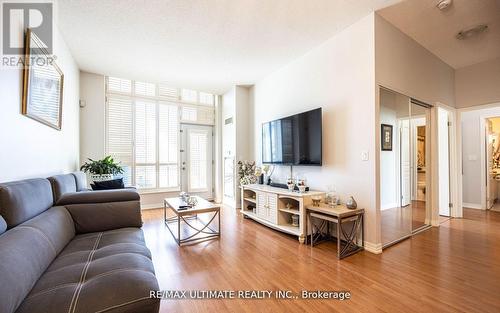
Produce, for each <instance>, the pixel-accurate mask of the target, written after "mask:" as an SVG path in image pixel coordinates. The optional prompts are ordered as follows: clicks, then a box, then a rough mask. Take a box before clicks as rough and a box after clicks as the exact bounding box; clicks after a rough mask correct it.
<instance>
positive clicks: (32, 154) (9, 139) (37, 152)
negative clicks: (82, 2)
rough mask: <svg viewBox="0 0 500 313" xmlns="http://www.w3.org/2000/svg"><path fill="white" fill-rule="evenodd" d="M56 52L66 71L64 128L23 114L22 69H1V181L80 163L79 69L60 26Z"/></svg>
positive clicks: (45, 173) (49, 172)
mask: <svg viewBox="0 0 500 313" xmlns="http://www.w3.org/2000/svg"><path fill="white" fill-rule="evenodd" d="M54 54H55V55H56V56H57V61H56V63H57V65H58V66H59V67H60V68H61V70H62V71H63V73H64V90H63V109H62V116H63V118H62V130H61V131H58V130H55V129H53V128H50V127H48V126H46V125H43V124H41V123H39V122H37V121H35V120H33V119H30V118H28V117H26V116H24V115H22V114H21V95H22V72H21V71H20V70H14V69H1V70H0V112H1V113H0V147H1V152H0V181H1V182H4V181H11V180H18V179H23V178H32V177H46V176H50V175H53V174H60V173H66V172H71V171H74V170H76V169H77V168H78V164H79V117H78V115H79V112H78V100H79V70H78V66H77V64H76V63H75V61H74V60H73V57H72V56H71V53H70V51H69V49H68V48H67V46H66V44H65V42H64V40H63V39H62V37H61V35H60V33H59V31H58V29H57V27H55V30H54Z"/></svg>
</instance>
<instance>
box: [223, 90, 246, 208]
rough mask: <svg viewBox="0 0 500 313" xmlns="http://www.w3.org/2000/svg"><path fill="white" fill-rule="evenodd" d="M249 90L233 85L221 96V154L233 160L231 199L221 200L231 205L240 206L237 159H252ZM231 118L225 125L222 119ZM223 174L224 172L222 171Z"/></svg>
mask: <svg viewBox="0 0 500 313" xmlns="http://www.w3.org/2000/svg"><path fill="white" fill-rule="evenodd" d="M250 99H251V95H250V90H249V88H248V87H246V86H234V87H233V88H231V89H230V90H229V91H228V92H226V93H225V94H224V95H223V96H222V127H223V131H222V132H223V136H222V141H223V148H222V149H223V156H224V157H226V156H232V157H234V160H235V162H234V163H235V172H234V191H235V197H234V198H233V199H231V198H229V197H224V198H223V202H224V204H226V205H229V206H231V207H235V208H239V207H240V205H241V204H240V197H241V195H240V189H239V188H238V187H237V186H239V181H238V171H237V163H238V161H244V160H253V145H252V143H253V132H252V131H251V129H253V128H250V126H251V123H253V113H252V112H251V110H250V107H251V104H250V103H249V100H250ZM231 117H232V118H233V123H232V124H229V125H225V123H224V121H225V120H226V119H228V118H231ZM223 174H224V173H223Z"/></svg>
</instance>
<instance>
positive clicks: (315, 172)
mask: <svg viewBox="0 0 500 313" xmlns="http://www.w3.org/2000/svg"><path fill="white" fill-rule="evenodd" d="M374 46H375V45H374V14H370V15H368V16H366V17H364V18H363V19H361V20H360V21H358V22H356V23H355V24H353V25H351V26H350V27H348V28H347V29H345V30H343V31H342V32H340V33H338V34H337V35H335V36H334V37H332V38H331V39H329V40H328V41H327V42H325V43H323V44H322V45H320V46H319V47H317V48H315V49H313V50H312V51H310V52H308V53H307V54H305V55H304V56H302V57H301V58H299V59H297V60H295V61H294V62H292V63H290V64H288V65H287V66H285V67H283V68H281V69H280V70H278V71H276V72H274V73H272V74H270V75H269V76H267V77H266V78H264V79H263V80H261V81H259V82H258V83H257V84H256V85H255V86H254V87H253V88H252V89H251V92H252V93H253V94H252V95H251V97H250V98H251V99H253V101H254V103H253V107H252V108H253V115H254V122H253V128H254V147H253V148H254V150H255V152H254V156H255V159H256V160H258V161H260V160H261V124H262V123H263V122H265V121H269V120H273V119H276V118H280V117H284V116H288V115H291V114H295V113H299V112H303V111H307V110H309V109H314V108H318V107H322V108H323V166H322V167H294V175H295V174H300V175H302V176H304V177H305V178H306V180H307V184H308V185H309V186H310V187H311V188H312V189H316V190H326V189H327V186H329V185H335V187H336V189H337V192H338V193H339V195H340V196H341V198H342V200H344V201H345V200H346V199H347V197H348V196H351V195H352V196H354V198H355V199H356V201H357V202H358V205H359V207H362V208H365V209H366V217H365V218H366V219H365V240H366V241H367V242H368V243H369V246H368V249H370V248H371V247H373V246H374V245H377V244H378V243H379V242H380V234H377V232H378V230H379V227H378V217H377V212H376V205H377V204H376V196H375V194H376V192H375V190H376V189H375V186H376V183H377V182H376V181H375V153H376V150H375V131H374V130H375V125H376V124H377V125H378V121H377V123H376V124H375V72H374V70H375V56H374V52H375V51H374ZM240 139H243V138H238V140H240ZM362 151H367V152H368V154H369V160H368V161H362V160H361V157H360V156H361V152H362ZM377 153H378V151H377ZM288 175H289V167H284V168H278V169H277V170H276V171H275V175H273V180H275V181H276V180H283V179H284V178H285V177H286V176H288ZM372 250H373V249H372Z"/></svg>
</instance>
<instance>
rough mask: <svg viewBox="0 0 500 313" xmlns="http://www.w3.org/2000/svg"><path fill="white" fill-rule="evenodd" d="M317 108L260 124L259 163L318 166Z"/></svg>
mask: <svg viewBox="0 0 500 313" xmlns="http://www.w3.org/2000/svg"><path fill="white" fill-rule="evenodd" d="M321 137H322V117H321V108H319V109H315V110H312V111H307V112H304V113H300V114H296V115H292V116H289V117H285V118H282V119H279V120H274V121H271V122H267V123H264V124H262V163H265V164H283V165H321V164H322V157H321V154H322V141H321V140H322V139H321Z"/></svg>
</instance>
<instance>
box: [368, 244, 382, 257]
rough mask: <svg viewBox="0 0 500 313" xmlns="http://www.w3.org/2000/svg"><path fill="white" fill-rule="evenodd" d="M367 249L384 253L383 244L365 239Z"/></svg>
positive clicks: (376, 252)
mask: <svg viewBox="0 0 500 313" xmlns="http://www.w3.org/2000/svg"><path fill="white" fill-rule="evenodd" d="M365 250H366V251H368V252H371V253H375V254H380V253H382V244H381V243H373V242H368V241H365Z"/></svg>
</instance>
